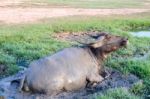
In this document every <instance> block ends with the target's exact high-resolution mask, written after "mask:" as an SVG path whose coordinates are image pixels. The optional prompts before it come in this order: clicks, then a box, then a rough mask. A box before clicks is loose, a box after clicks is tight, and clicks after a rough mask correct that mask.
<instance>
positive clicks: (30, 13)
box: [0, 0, 149, 23]
mask: <svg viewBox="0 0 150 99" xmlns="http://www.w3.org/2000/svg"><path fill="white" fill-rule="evenodd" d="M22 5H23V0H0V22H4V23H29V22H35V21H39V20H41V19H44V18H52V17H64V16H74V15H87V16H96V15H97V16H98V15H112V14H116V15H127V14H134V13H142V12H147V11H149V9H132V8H123V9H82V8H68V7H63V8H58V7H57V8H56V7H36V6H34V7H32V6H26V7H24V6H22Z"/></svg>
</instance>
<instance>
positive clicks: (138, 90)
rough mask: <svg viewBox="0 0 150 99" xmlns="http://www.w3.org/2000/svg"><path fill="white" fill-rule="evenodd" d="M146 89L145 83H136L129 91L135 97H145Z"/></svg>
mask: <svg viewBox="0 0 150 99" xmlns="http://www.w3.org/2000/svg"><path fill="white" fill-rule="evenodd" d="M144 88H145V85H144V84H143V82H142V81H139V82H137V83H135V84H134V85H133V86H132V87H131V88H130V89H129V91H130V92H132V93H134V94H135V95H143V94H144Z"/></svg>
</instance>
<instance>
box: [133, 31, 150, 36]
mask: <svg viewBox="0 0 150 99" xmlns="http://www.w3.org/2000/svg"><path fill="white" fill-rule="evenodd" d="M131 34H132V35H133V36H136V37H150V30H148V31H137V32H131Z"/></svg>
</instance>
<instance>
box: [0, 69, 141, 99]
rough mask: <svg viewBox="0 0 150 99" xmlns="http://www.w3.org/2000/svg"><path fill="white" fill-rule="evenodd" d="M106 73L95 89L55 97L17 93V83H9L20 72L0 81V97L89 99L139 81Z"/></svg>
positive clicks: (16, 98)
mask: <svg viewBox="0 0 150 99" xmlns="http://www.w3.org/2000/svg"><path fill="white" fill-rule="evenodd" d="M107 71H108V72H109V73H110V76H109V77H108V78H107V79H105V80H104V81H103V82H101V83H99V84H97V85H96V86H95V87H89V88H85V89H81V90H78V91H74V92H63V93H60V94H58V95H56V96H48V95H43V94H34V93H26V92H19V91H18V90H17V88H18V86H19V83H17V82H16V83H13V84H12V83H11V81H12V80H13V79H17V78H21V77H22V76H23V74H24V71H21V72H19V73H18V74H16V75H14V76H11V77H8V78H5V79H2V80H1V81H0V96H3V97H5V98H6V99H89V97H91V98H93V97H94V96H95V94H96V95H100V94H101V93H103V92H105V91H106V90H108V89H110V88H118V87H125V88H130V87H131V86H132V85H133V84H134V83H136V82H138V81H140V80H139V79H138V78H137V77H136V76H134V75H132V74H129V75H126V76H125V75H123V74H122V73H120V72H118V71H116V70H112V69H107ZM94 99H95V98H94Z"/></svg>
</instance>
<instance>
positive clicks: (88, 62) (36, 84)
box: [19, 33, 128, 95]
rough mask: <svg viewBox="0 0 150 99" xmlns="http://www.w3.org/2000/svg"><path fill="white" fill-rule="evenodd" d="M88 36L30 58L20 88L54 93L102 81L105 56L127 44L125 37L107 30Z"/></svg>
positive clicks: (77, 88)
mask: <svg viewBox="0 0 150 99" xmlns="http://www.w3.org/2000/svg"><path fill="white" fill-rule="evenodd" d="M90 36H91V37H92V38H93V39H95V41H94V42H91V43H88V44H83V45H82V46H74V47H70V48H65V49H63V50H61V51H58V52H57V53H55V54H53V55H50V56H46V57H44V58H41V59H39V60H36V61H33V62H32V63H31V64H30V65H29V68H28V69H27V70H26V72H25V74H24V77H23V78H22V80H21V82H20V87H19V90H21V91H22V90H23V91H32V92H36V93H45V94H49V95H55V94H58V93H60V92H63V91H74V90H79V89H81V88H85V87H86V86H87V85H88V84H90V85H92V84H95V83H99V82H101V81H103V79H104V77H103V76H102V72H103V66H102V63H103V61H104V59H106V58H107V56H108V55H109V54H110V53H111V52H113V51H116V50H118V49H119V48H122V47H124V46H126V45H127V42H128V39H127V38H124V37H121V36H115V35H111V34H108V33H99V34H97V35H96V36H92V35H90Z"/></svg>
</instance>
